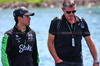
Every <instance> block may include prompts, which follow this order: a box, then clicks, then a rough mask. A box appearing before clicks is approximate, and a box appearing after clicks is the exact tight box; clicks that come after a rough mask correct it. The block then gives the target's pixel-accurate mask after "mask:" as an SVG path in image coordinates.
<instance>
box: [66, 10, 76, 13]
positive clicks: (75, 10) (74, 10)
mask: <svg viewBox="0 0 100 66" xmlns="http://www.w3.org/2000/svg"><path fill="white" fill-rule="evenodd" d="M71 12H72V13H75V12H76V10H73V11H66V13H67V14H70V13H71Z"/></svg>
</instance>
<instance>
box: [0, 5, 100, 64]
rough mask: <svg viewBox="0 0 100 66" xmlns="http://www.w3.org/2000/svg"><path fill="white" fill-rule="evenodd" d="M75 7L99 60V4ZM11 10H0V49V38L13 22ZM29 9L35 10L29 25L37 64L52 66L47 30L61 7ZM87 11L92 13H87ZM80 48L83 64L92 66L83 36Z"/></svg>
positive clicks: (91, 59) (0, 38)
mask: <svg viewBox="0 0 100 66" xmlns="http://www.w3.org/2000/svg"><path fill="white" fill-rule="evenodd" d="M76 9H77V12H76V15H78V16H82V17H84V18H85V20H86V21H87V24H88V26H89V29H90V32H91V37H92V39H93V41H94V42H95V44H96V47H97V51H98V58H99V60H100V42H99V41H100V30H99V29H100V6H93V7H92V8H87V7H85V6H84V7H82V6H81V7H77V8H76ZM13 10H14V9H5V10H0V49H1V40H2V37H3V34H4V32H5V31H7V30H9V29H10V28H12V27H13V26H14V24H15V22H14V19H13V15H12V12H13ZM29 11H30V12H35V16H32V17H31V24H30V27H31V28H32V29H33V30H34V31H35V32H36V37H37V44H38V51H39V57H40V63H39V66H48V65H49V66H54V60H53V58H52V56H51V55H50V53H49V51H48V48H47V39H48V30H49V26H50V22H51V20H52V19H53V18H54V17H56V16H60V15H62V14H63V12H62V10H61V8H32V9H29ZM89 12H92V13H91V14H89ZM82 49H83V50H82V52H83V59H84V66H92V64H93V58H92V56H91V53H90V52H89V49H88V47H87V44H86V42H85V40H84V38H83V40H82ZM0 54H1V51H0ZM0 56H1V55H0ZM0 59H1V57H0ZM0 66H2V63H1V60H0Z"/></svg>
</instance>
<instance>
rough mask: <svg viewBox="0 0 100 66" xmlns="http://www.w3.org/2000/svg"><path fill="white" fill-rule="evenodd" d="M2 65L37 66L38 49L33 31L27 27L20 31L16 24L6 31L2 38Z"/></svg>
mask: <svg viewBox="0 0 100 66" xmlns="http://www.w3.org/2000/svg"><path fill="white" fill-rule="evenodd" d="M1 58H2V64H3V66H38V63H39V58H38V50H37V43H36V35H35V32H34V31H33V30H32V29H30V28H29V27H27V28H26V30H25V31H23V32H21V31H20V30H18V29H17V26H14V28H12V29H10V30H9V31H7V32H6V33H5V34H4V36H3V39H2V45H1Z"/></svg>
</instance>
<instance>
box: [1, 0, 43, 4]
mask: <svg viewBox="0 0 100 66" xmlns="http://www.w3.org/2000/svg"><path fill="white" fill-rule="evenodd" d="M16 1H19V2H20V1H24V2H28V3H34V4H40V3H41V2H42V1H43V0H0V3H4V2H16Z"/></svg>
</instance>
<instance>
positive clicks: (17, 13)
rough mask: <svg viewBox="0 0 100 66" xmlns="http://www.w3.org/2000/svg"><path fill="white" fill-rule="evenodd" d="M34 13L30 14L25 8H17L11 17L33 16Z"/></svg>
mask: <svg viewBox="0 0 100 66" xmlns="http://www.w3.org/2000/svg"><path fill="white" fill-rule="evenodd" d="M34 14H35V13H30V12H29V11H28V10H27V9H26V8H25V7H18V8H16V9H15V10H14V12H13V16H14V17H18V16H21V15H26V16H33V15H34Z"/></svg>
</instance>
